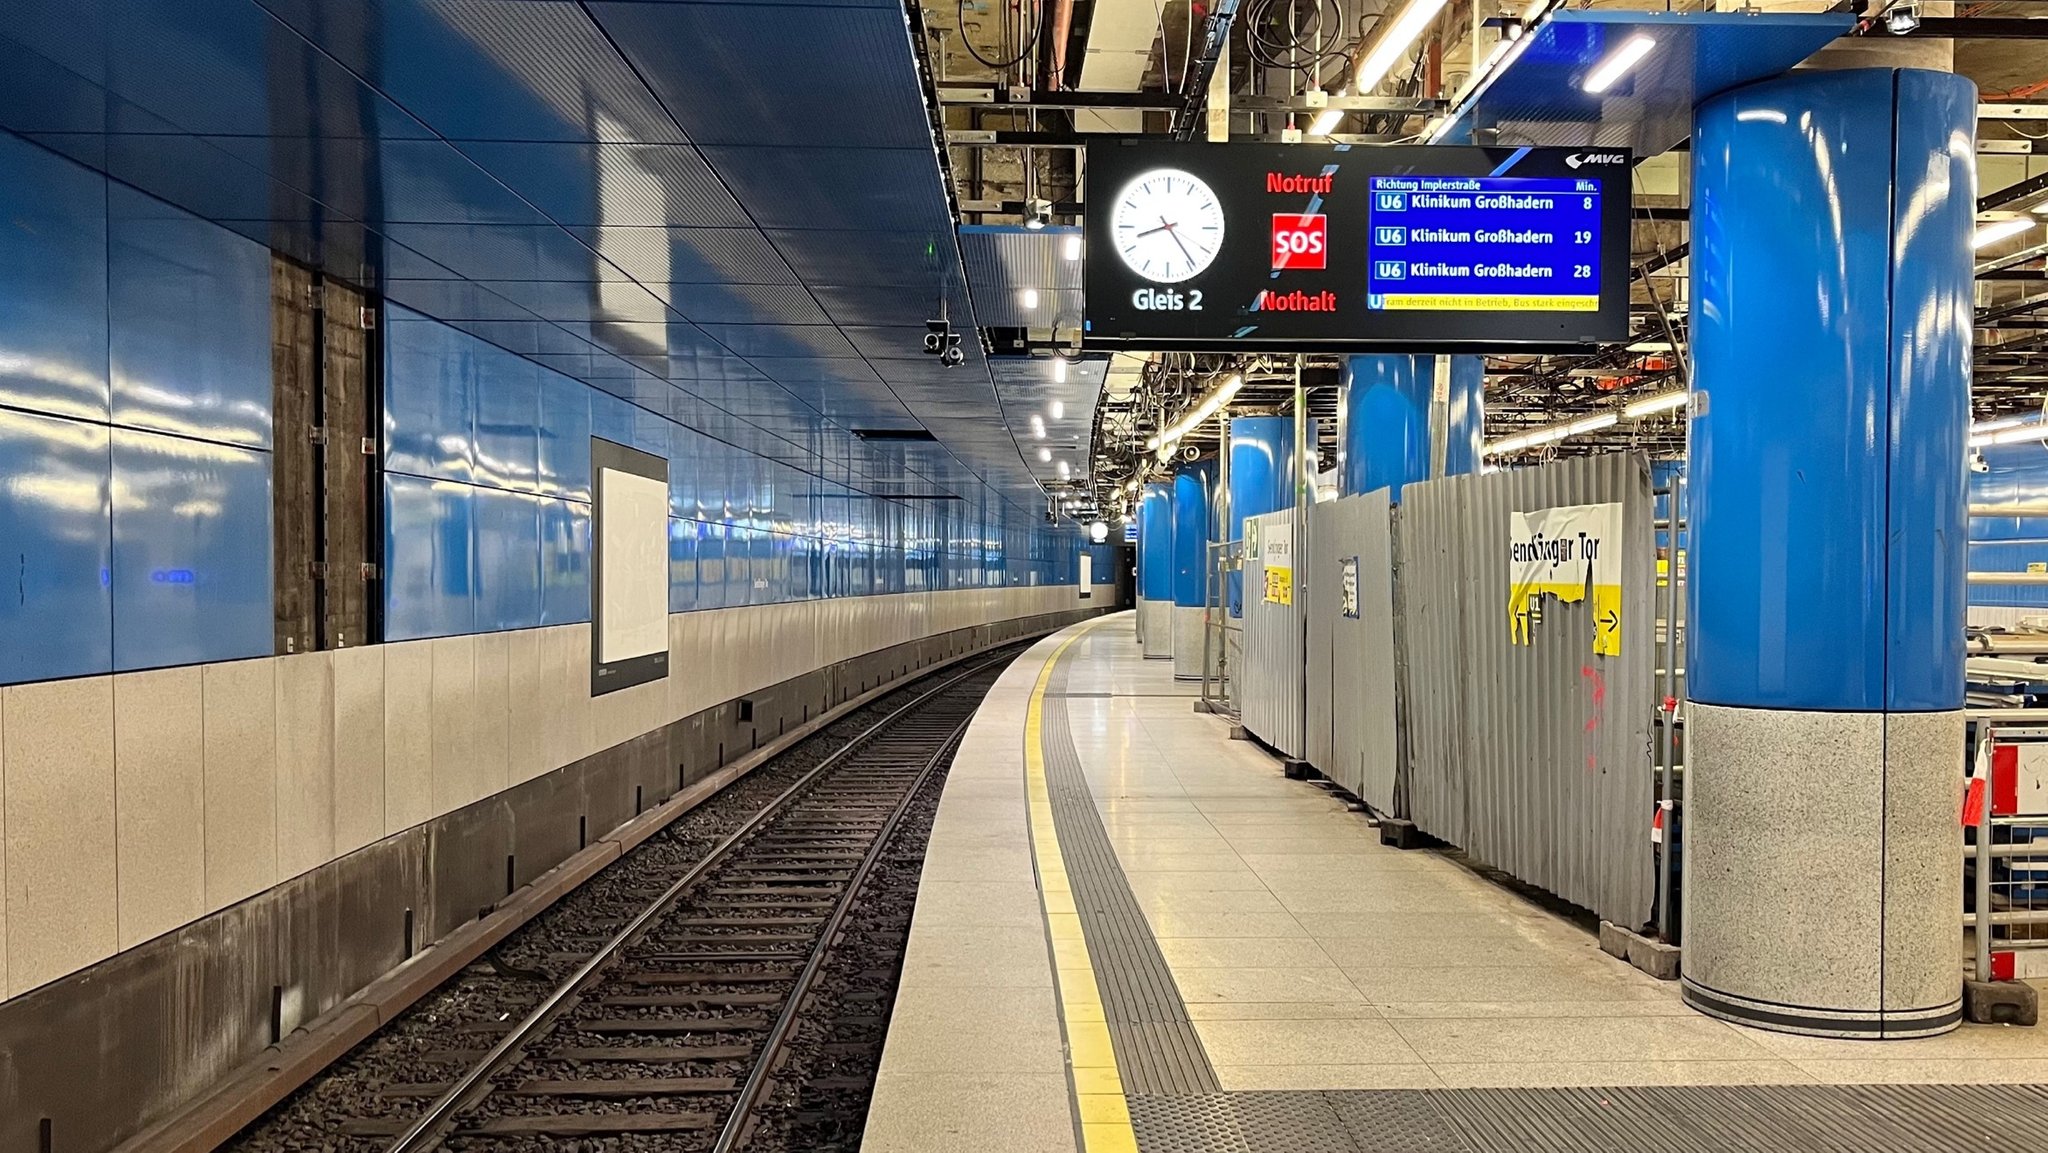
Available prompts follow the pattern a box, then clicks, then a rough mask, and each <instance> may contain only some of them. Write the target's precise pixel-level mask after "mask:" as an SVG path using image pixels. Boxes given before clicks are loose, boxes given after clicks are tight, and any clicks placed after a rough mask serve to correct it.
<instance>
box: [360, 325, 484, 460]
mask: <svg viewBox="0 0 2048 1153" xmlns="http://www.w3.org/2000/svg"><path fill="white" fill-rule="evenodd" d="M389 312H390V321H389V322H388V323H387V324H385V326H384V350H385V352H384V355H385V364H386V368H385V377H384V468H385V470H386V471H387V472H394V473H405V474H406V475H408V476H424V477H439V478H440V479H442V480H459V481H468V480H470V479H471V478H472V477H473V476H474V475H475V465H476V446H475V439H476V424H475V421H476V358H477V355H478V353H479V351H480V350H481V349H482V348H484V347H487V346H486V345H484V344H483V342H482V341H479V340H477V339H476V338H475V337H473V336H469V335H468V334H466V333H462V332H458V331H456V330H455V329H453V328H449V327H448V326H447V325H444V324H436V323H434V322H433V321H429V320H425V319H422V318H420V317H419V315H418V314H417V313H412V312H408V311H407V310H405V309H401V308H396V307H393V308H391V309H390V310H389Z"/></svg>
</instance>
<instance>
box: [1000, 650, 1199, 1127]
mask: <svg viewBox="0 0 2048 1153" xmlns="http://www.w3.org/2000/svg"><path fill="white" fill-rule="evenodd" d="M1066 685H1067V673H1066V662H1065V661H1061V662H1059V663H1058V664H1057V665H1056V666H1055V667H1054V669H1053V675H1052V679H1051V681H1050V683H1048V684H1047V685H1046V694H1045V698H1044V700H1045V704H1044V713H1043V723H1042V725H1041V727H1040V737H1039V742H1040V750H1041V752H1042V753H1043V754H1044V756H1045V783H1046V790H1047V792H1048V793H1049V794H1050V795H1051V799H1052V816H1053V824H1054V826H1055V827H1056V828H1057V829H1058V830H1059V839H1060V850H1061V856H1063V857H1064V858H1065V859H1066V865H1067V879H1068V882H1069V884H1071V885H1072V886H1073V890H1074V909H1075V911H1076V912H1077V913H1079V914H1080V917H1081V928H1082V931H1083V932H1085V933H1086V934H1087V938H1088V951H1089V955H1090V956H1091V957H1092V958H1093V960H1094V965H1095V981H1096V985H1097V987H1098V990H1099V991H1100V993H1101V994H1102V1009H1103V1015H1104V1017H1105V1018H1107V1020H1108V1024H1109V1040H1110V1045H1111V1046H1112V1047H1113V1048H1114V1049H1115V1051H1116V1060H1117V1067H1118V1072H1119V1073H1120V1074H1121V1075H1122V1077H1123V1083H1124V1087H1125V1089H1126V1091H1128V1092H1132V1093H1215V1092H1216V1091H1217V1089H1218V1088H1219V1086H1218V1085H1217V1083H1216V1071H1215V1069H1213V1068H1212V1067H1211V1066H1210V1064H1209V1055H1208V1054H1207V1053H1206V1052H1204V1051H1203V1049H1202V1041H1201V1038H1200V1037H1198V1036H1196V1034H1195V1026H1194V1023H1193V1022H1192V1021H1190V1020H1189V1019H1188V1011H1187V1005H1186V1004H1185V1003H1184V1002H1183V1001H1182V1000H1181V996H1180V989H1179V987H1178V986H1176V985H1175V984H1174V982H1173V971H1172V970H1171V969H1169V968H1168V967H1167V965H1166V958H1165V957H1164V956H1163V955H1161V953H1160V952H1159V942H1158V941H1156V940H1155V939H1153V936H1152V927H1151V925H1149V924H1148V923H1146V921H1145V913H1144V911H1143V910H1142V909H1140V908H1139V907H1138V899H1137V898H1136V897H1134V896H1132V894H1131V886H1130V882H1129V880H1128V879H1127V878H1125V876H1124V871H1123V866H1122V865H1120V864H1118V863H1117V859H1116V849H1115V847H1114V846H1112V845H1111V844H1110V843H1109V833H1108V831H1107V830H1105V829H1104V828H1103V827H1102V814H1101V813H1099V812H1097V811H1096V809H1095V796H1094V794H1093V793H1092V792H1090V791H1089V788H1088V780H1087V778H1086V776H1085V775H1083V773H1082V771H1081V754H1080V753H1079V752H1078V751H1077V750H1076V749H1075V748H1074V734H1073V730H1072V729H1070V728H1069V727H1068V718H1067V697H1068V695H1069V694H1067V692H1066V691H1065V690H1066Z"/></svg>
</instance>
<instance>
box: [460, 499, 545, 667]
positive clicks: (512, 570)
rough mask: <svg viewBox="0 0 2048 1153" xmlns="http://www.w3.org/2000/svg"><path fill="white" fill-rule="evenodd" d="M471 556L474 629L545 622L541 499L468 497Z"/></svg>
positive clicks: (536, 625)
mask: <svg viewBox="0 0 2048 1153" xmlns="http://www.w3.org/2000/svg"><path fill="white" fill-rule="evenodd" d="M470 531H471V533H473V534H474V537H473V541H474V543H473V544H472V545H471V549H470V555H471V556H473V557H475V558H476V577H475V581H474V584H475V588H476V631H478V632H483V633H487V632H498V631H501V630H504V629H530V628H538V627H539V626H540V620H541V582H540V558H541V543H540V501H539V498H537V497H532V496H528V495H526V494H525V493H522V492H504V491H501V490H499V489H491V488H478V489H475V490H474V491H472V492H471V494H470Z"/></svg>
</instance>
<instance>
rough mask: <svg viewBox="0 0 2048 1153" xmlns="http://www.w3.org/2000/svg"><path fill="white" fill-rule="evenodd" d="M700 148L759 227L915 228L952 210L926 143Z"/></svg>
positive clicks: (936, 161) (798, 228)
mask: <svg viewBox="0 0 2048 1153" xmlns="http://www.w3.org/2000/svg"><path fill="white" fill-rule="evenodd" d="M704 155H705V158H706V159H708V160H710V161H711V167H712V168H714V169H716V170H717V171H718V173H719V174H720V175H721V176H723V177H725V182H726V185H727V186H728V187H730V188H731V189H732V191H733V195H735V196H738V197H739V198H740V203H742V204H745V205H746V206H747V211H748V212H750V213H752V214H753V217H754V222H755V223H756V224H759V225H760V226H761V227H763V228H769V229H793V230H804V229H850V230H856V231H861V230H865V231H902V230H911V231H914V230H917V229H919V228H923V227H930V226H931V225H932V224H933V222H935V221H942V220H949V219H950V217H951V209H950V208H949V207H948V206H947V204H946V196H945V190H944V188H943V186H942V185H941V184H940V183H939V162H938V159H937V158H936V157H935V156H934V155H933V153H932V150H931V149H930V148H928V147H927V148H837V147H804V148H736V147H731V146H726V145H719V146H707V147H706V148H705V149H704ZM947 264H948V265H951V266H953V267H957V264H955V263H954V262H952V261H951V260H949V261H948V262H947Z"/></svg>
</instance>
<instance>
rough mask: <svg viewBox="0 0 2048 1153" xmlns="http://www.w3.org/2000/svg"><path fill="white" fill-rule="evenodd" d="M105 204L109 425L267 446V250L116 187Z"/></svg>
mask: <svg viewBox="0 0 2048 1153" xmlns="http://www.w3.org/2000/svg"><path fill="white" fill-rule="evenodd" d="M107 211H108V220H109V229H108V266H107V281H108V285H109V291H110V298H109V300H108V304H107V311H108V315H109V317H110V320H111V326H110V329H109V350H108V351H109V357H110V379H111V385H112V396H113V420H114V423H115V424H120V425H127V426H128V427H131V428H143V429H153V430H155V431H157V432H168V433H174V434H176V435H178V436H188V437H196V438H199V439H203V440H211V441H219V442H223V443H227V444H241V445H248V446H250V447H253V448H268V447H270V393H271V340H270V295H271V289H270V252H269V250H268V249H265V248H264V247H263V246H262V245H260V244H257V243H255V242H254V241H251V240H248V239H246V238H244V237H242V236H240V235H237V234H236V233H233V232H229V231H228V230H227V229H225V228H221V227H219V226H217V225H214V224H210V223H208V222H206V221H204V220H200V219H198V218H197V217H194V216H190V215H188V214H186V213H184V212H181V211H179V210H178V209H175V208H172V207H171V206H169V205H167V204H164V203H163V202H161V201H158V200H153V199H151V198H150V197H147V196H144V195H142V194H141V193H139V192H134V191H131V190H129V189H127V188H124V187H122V186H120V185H114V186H112V187H111V188H110V189H109V190H108V197H107ZM266 535H267V534H266Z"/></svg>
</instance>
